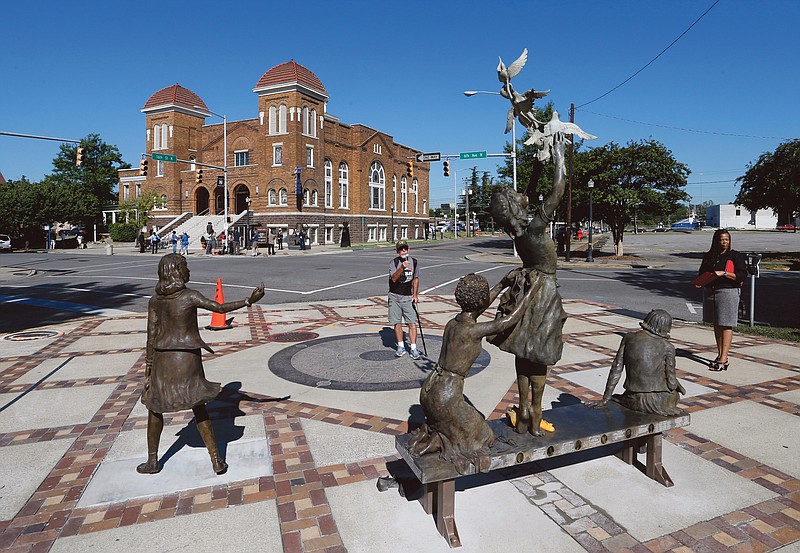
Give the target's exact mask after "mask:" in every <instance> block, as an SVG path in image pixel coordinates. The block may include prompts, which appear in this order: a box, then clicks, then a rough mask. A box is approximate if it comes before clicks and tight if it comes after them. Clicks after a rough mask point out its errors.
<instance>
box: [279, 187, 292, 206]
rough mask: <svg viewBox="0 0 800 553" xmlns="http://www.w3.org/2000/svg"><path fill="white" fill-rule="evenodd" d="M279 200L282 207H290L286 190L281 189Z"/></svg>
mask: <svg viewBox="0 0 800 553" xmlns="http://www.w3.org/2000/svg"><path fill="white" fill-rule="evenodd" d="M278 199H279V204H280V205H289V195H288V194H287V193H286V189H285V188H281V189H280V190H279V191H278Z"/></svg>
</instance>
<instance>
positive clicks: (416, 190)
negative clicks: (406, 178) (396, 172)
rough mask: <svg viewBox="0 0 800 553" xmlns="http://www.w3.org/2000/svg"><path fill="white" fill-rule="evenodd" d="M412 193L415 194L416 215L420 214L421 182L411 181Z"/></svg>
mask: <svg viewBox="0 0 800 553" xmlns="http://www.w3.org/2000/svg"><path fill="white" fill-rule="evenodd" d="M411 193H412V194H414V213H419V182H417V179H414V180H413V181H411Z"/></svg>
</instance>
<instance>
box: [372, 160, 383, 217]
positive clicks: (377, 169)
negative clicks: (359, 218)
mask: <svg viewBox="0 0 800 553" xmlns="http://www.w3.org/2000/svg"><path fill="white" fill-rule="evenodd" d="M385 198H386V174H385V173H384V171H383V165H381V162H380V161H373V162H372V165H370V166H369V208H370V209H386V201H385Z"/></svg>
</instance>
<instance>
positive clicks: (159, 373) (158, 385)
mask: <svg viewBox="0 0 800 553" xmlns="http://www.w3.org/2000/svg"><path fill="white" fill-rule="evenodd" d="M187 282H189V267H188V266H187V265H186V258H185V257H183V256H182V255H179V254H174V253H172V254H168V255H165V256H164V257H162V258H161V260H160V261H159V263H158V284H156V288H155V294H154V295H153V297H152V298H151V299H150V302H149V304H148V306H147V352H146V357H145V384H144V391H143V392H142V403H143V404H144V405H145V406H146V407H147V411H148V414H147V462H145V463H142V464H141V465H139V466H138V467H136V470H137V472H140V473H142V474H155V473H157V472H159V471H160V470H161V466H160V465H159V463H158V444H159V441H160V439H161V431H162V430H163V428H164V413H172V412H175V411H184V410H186V409H191V410H192V411H193V412H194V420H195V423H197V429H198V430H199V432H200V436H201V437H202V438H203V443H205V445H206V448H207V449H208V453H209V455H210V456H211V465H212V467H213V469H214V472H216V473H217V474H222V473H224V472H225V471H226V470H228V464H227V463H226V462H225V460H224V459H221V458H220V456H219V451H218V450H217V442H216V439H215V438H214V430H213V429H212V427H211V419H210V418H209V416H208V410H207V409H206V403H207V402H208V401H211V400H212V399H214V398H215V397H216V396H217V394H219V391H220V385H219V384H218V383H216V382H209V381H208V380H206V376H205V373H204V371H203V363H202V358H201V350H204V349H205V350H207V351H209V352H211V353H214V352H213V350H212V349H211V347H209V345H208V344H206V343H205V342H204V341H203V339H202V338H201V337H200V331H199V329H198V327H197V308H198V307H201V308H203V309H207V310H209V311H214V312H216V313H227V312H229V311H234V310H236V309H241V308H242V307H249V306H250V305H252V304H253V303H256V302H257V301H258V300H260V299H261V298H263V297H264V284H263V283H262V284H261V286H259V287H258V288H256V289H255V290H253V292H252V293H251V294H250V297H249V298H247V299H245V300H239V301H232V302H227V303H223V304H219V303H217V302H215V301H213V300H210V299H208V298H206V297H205V296H203V295H202V294H201V293H200V292H198V291H197V290H192V289H191V288H187V287H186V283H187Z"/></svg>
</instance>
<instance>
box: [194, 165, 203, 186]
mask: <svg viewBox="0 0 800 553" xmlns="http://www.w3.org/2000/svg"><path fill="white" fill-rule="evenodd" d="M194 182H196V183H197V184H203V168H202V167H198V168H197V169H195V172H194Z"/></svg>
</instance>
